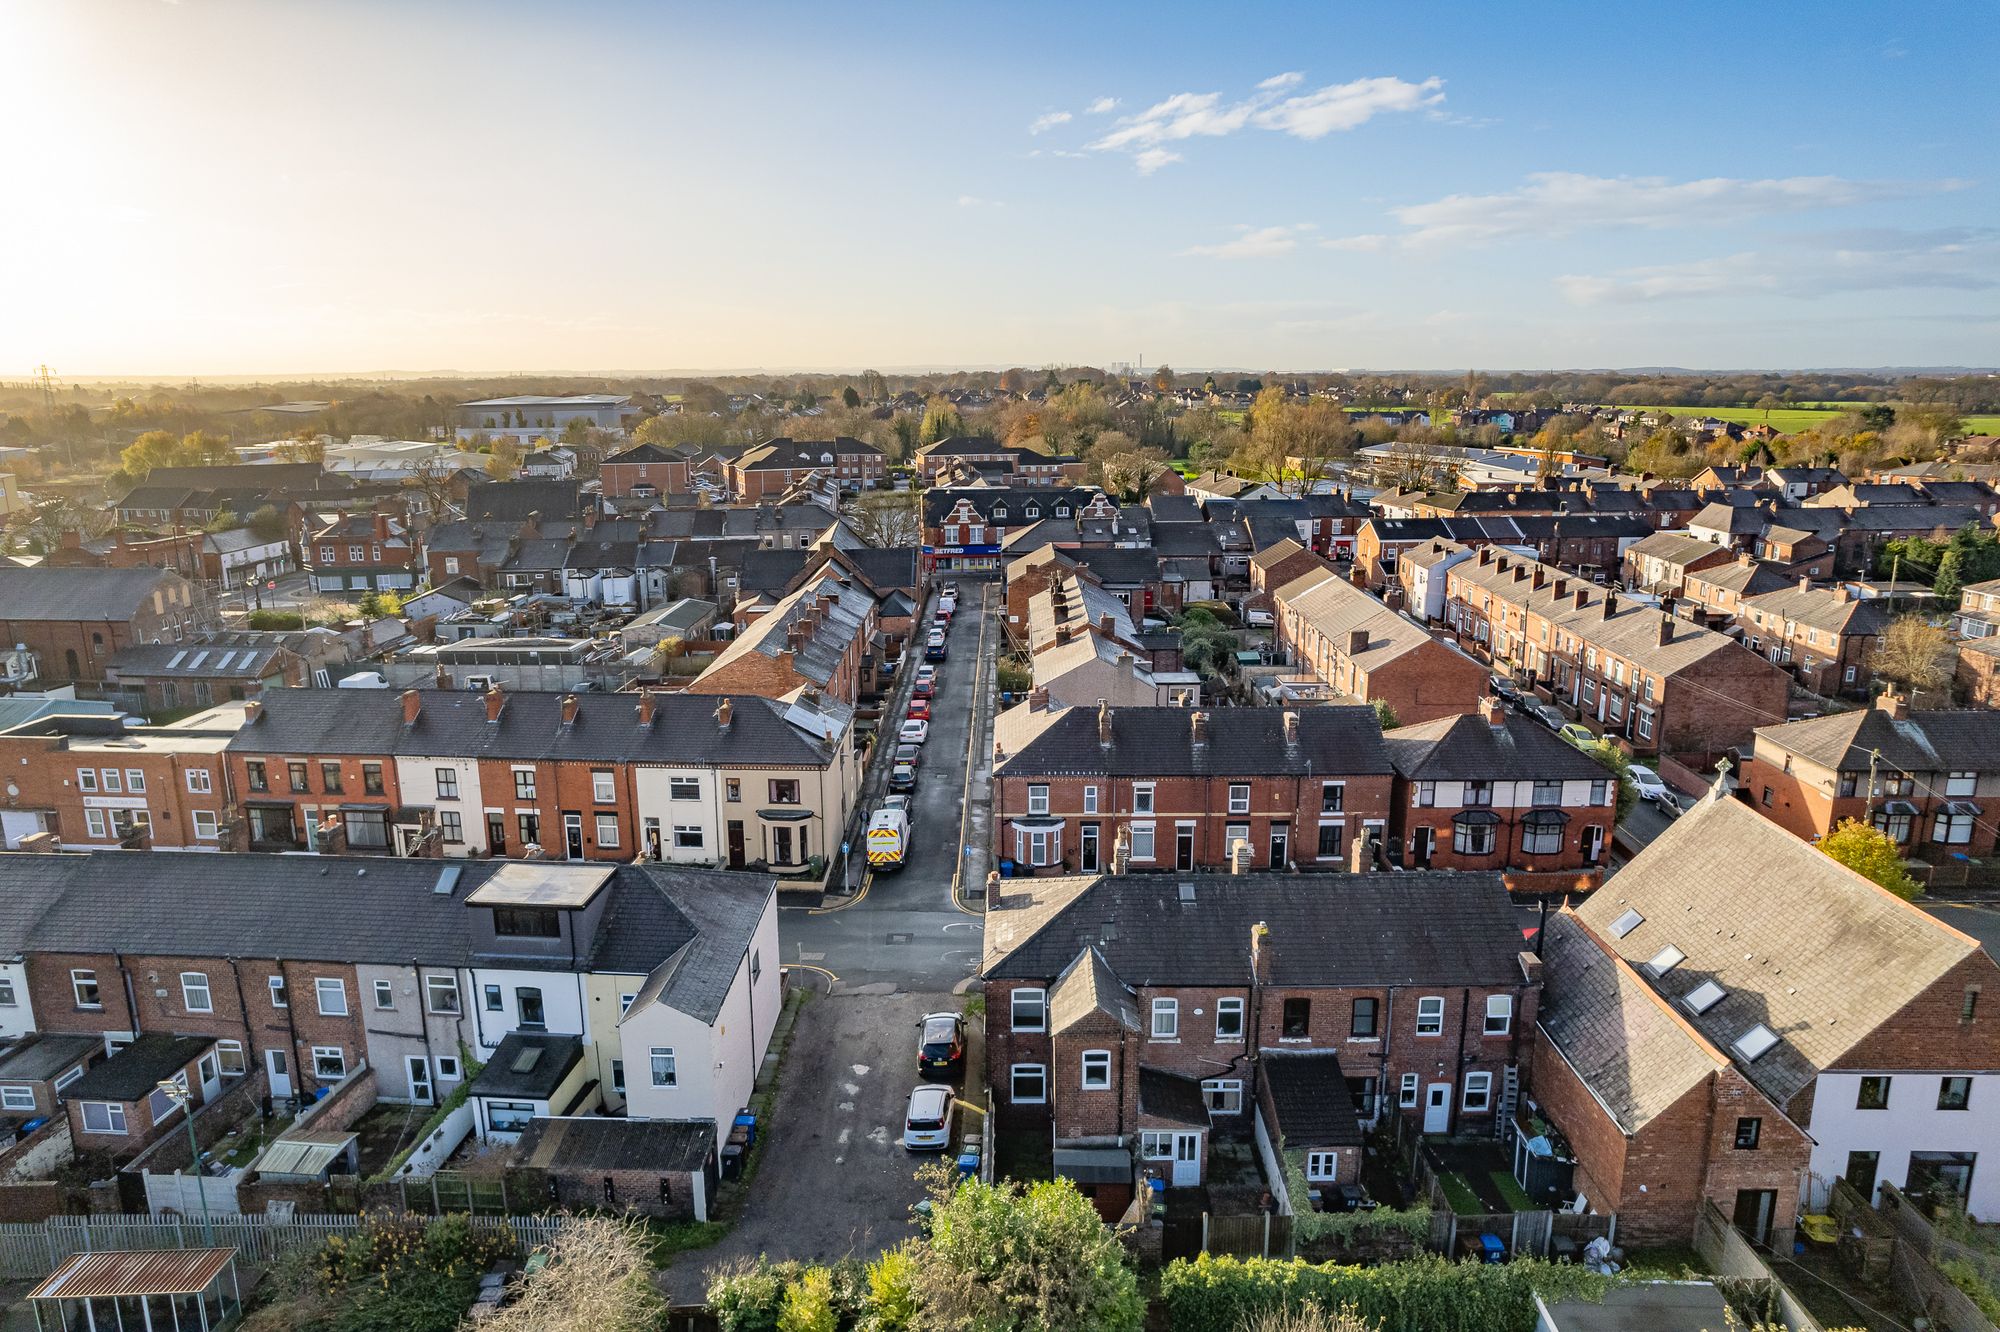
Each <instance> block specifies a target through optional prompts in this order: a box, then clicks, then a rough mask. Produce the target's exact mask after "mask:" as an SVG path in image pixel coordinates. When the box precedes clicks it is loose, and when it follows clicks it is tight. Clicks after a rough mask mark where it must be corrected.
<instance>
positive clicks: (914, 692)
mask: <svg viewBox="0 0 2000 1332" xmlns="http://www.w3.org/2000/svg"><path fill="white" fill-rule="evenodd" d="M935 693H937V681H935V680H919V681H917V682H916V683H915V684H914V685H912V686H910V697H911V698H929V697H931V696H932V695H933V694H935Z"/></svg>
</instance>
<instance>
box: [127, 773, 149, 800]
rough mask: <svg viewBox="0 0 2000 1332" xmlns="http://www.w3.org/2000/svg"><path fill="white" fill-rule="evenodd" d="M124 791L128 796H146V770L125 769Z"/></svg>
mask: <svg viewBox="0 0 2000 1332" xmlns="http://www.w3.org/2000/svg"><path fill="white" fill-rule="evenodd" d="M125 790H126V793H127V794H129V795H144V794H146V770H145V769H144V768H127V769H125Z"/></svg>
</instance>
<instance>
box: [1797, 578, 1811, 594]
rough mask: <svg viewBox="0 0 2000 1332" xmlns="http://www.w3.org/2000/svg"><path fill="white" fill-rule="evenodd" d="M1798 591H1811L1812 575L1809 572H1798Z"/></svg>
mask: <svg viewBox="0 0 2000 1332" xmlns="http://www.w3.org/2000/svg"><path fill="white" fill-rule="evenodd" d="M1799 591H1801V592H1810V591H1812V575H1811V574H1800V575H1799Z"/></svg>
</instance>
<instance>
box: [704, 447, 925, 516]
mask: <svg viewBox="0 0 2000 1332" xmlns="http://www.w3.org/2000/svg"><path fill="white" fill-rule="evenodd" d="M723 470H724V475H725V476H726V477H727V479H728V483H729V492H730V494H732V495H734V496H736V498H737V499H739V500H746V501H758V500H771V499H776V498H778V497H779V496H780V495H783V494H784V493H785V492H786V491H788V490H790V489H791V488H792V487H793V486H795V485H797V484H798V483H799V482H800V481H801V480H803V479H804V478H805V477H806V476H807V475H809V474H810V473H813V472H824V473H826V474H827V475H828V476H829V477H831V478H832V479H833V480H834V481H835V482H836V483H838V484H839V486H840V488H841V489H842V490H872V489H874V488H875V487H876V486H878V485H880V484H882V482H883V481H884V480H886V479H887V477H888V475H889V464H888V460H887V459H885V458H884V457H883V456H882V451H881V450H880V449H878V448H876V447H875V446H874V445H873V444H864V443H863V442H862V441H860V440H858V439H851V438H849V437H848V436H846V435H842V436H840V437H838V438H836V439H825V440H819V439H800V440H793V439H786V438H784V437H782V436H780V437H779V438H776V439H770V440H766V441H765V442H764V443H762V444H760V445H758V446H757V447H756V448H754V449H750V450H747V451H746V452H744V453H743V454H741V455H739V456H737V457H735V458H731V459H728V460H727V461H726V462H725V463H724V464H723Z"/></svg>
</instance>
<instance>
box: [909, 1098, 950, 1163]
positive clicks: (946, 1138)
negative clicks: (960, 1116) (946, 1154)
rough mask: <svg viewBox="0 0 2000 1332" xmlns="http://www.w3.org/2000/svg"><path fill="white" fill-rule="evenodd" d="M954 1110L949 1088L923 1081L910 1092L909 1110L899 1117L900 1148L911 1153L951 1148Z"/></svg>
mask: <svg viewBox="0 0 2000 1332" xmlns="http://www.w3.org/2000/svg"><path fill="white" fill-rule="evenodd" d="M957 1110H958V1107H957V1106H956V1105H955V1104H953V1102H952V1099H951V1088H949V1087H940V1086H938V1085H937V1084H936V1083H934V1082H926V1083H924V1084H922V1085H921V1086H919V1087H918V1088H917V1089H916V1090H915V1091H913V1092H911V1093H910V1109H909V1112H908V1113H907V1114H905V1115H904V1116H903V1147H904V1149H905V1150H906V1151H912V1152H943V1151H949V1150H950V1149H951V1117H952V1115H953V1114H954V1113H956V1112H957Z"/></svg>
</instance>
